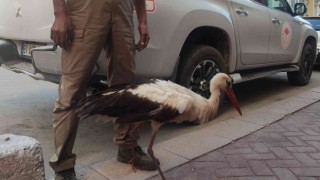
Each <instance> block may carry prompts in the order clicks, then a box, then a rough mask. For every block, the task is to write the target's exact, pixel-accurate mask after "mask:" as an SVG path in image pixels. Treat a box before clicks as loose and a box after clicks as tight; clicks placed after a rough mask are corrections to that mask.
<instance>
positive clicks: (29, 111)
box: [0, 68, 320, 178]
mask: <svg viewBox="0 0 320 180" xmlns="http://www.w3.org/2000/svg"><path fill="white" fill-rule="evenodd" d="M0 85H1V88H0V134H8V133H10V134H16V135H26V136H31V137H34V138H36V139H37V140H38V141H40V143H41V144H42V148H43V156H44V160H45V168H46V177H47V178H51V177H52V176H53V171H52V170H51V169H50V167H49V166H48V160H49V159H50V157H51V155H52V154H53V152H54V147H53V141H52V114H51V112H52V109H53V104H54V101H55V99H56V98H57V88H58V85H57V84H52V83H49V82H44V81H36V80H34V79H32V78H30V77H28V76H26V75H22V74H17V73H13V72H10V71H8V70H6V69H3V68H0ZM317 86H320V69H319V68H318V69H315V70H314V73H313V76H312V79H311V82H310V84H309V85H308V86H304V87H295V86H291V85H290V84H289V83H288V81H287V78H286V74H285V73H280V74H277V75H274V76H270V77H267V78H262V79H259V80H254V81H250V82H245V83H242V84H238V85H235V86H234V90H235V93H236V95H237V96H238V99H239V102H240V106H241V108H242V111H243V113H248V112H250V111H254V110H255V109H257V108H259V107H262V106H265V105H268V104H270V103H271V102H275V101H278V100H282V99H285V98H287V97H290V96H295V95H296V94H299V93H300V92H302V91H304V90H308V89H311V88H313V87H317ZM235 115H237V112H236V111H235V110H233V109H232V108H230V107H229V105H228V103H224V105H223V107H222V108H221V110H220V113H219V115H218V117H217V118H216V119H215V120H214V121H222V120H224V119H227V118H229V117H232V116H235ZM199 128H201V126H193V125H186V124H181V125H166V126H164V127H163V128H161V129H160V132H159V133H158V137H157V139H156V142H161V141H163V140H167V139H170V138H172V137H175V136H177V135H180V134H183V133H186V132H190V131H196V130H197V129H199ZM149 137H150V127H149V125H148V124H147V125H145V127H144V128H143V129H142V130H141V140H140V145H141V146H142V147H145V146H146V145H147V142H148V140H149ZM112 138H113V128H112V123H110V122H107V123H105V122H102V121H97V120H95V119H93V118H89V119H86V120H84V121H82V122H81V123H80V125H79V130H78V135H77V140H76V144H75V147H74V152H75V153H76V154H77V156H78V160H77V166H76V167H82V166H86V165H89V164H92V163H95V162H99V161H103V160H107V159H111V158H113V157H115V156H116V150H117V147H116V146H115V145H114V144H113V142H112V141H113V139H112Z"/></svg>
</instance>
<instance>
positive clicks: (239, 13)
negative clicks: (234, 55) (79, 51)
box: [231, 0, 270, 65]
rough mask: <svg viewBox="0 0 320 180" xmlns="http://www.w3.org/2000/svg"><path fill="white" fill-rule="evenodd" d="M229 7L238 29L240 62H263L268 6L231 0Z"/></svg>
mask: <svg viewBox="0 0 320 180" xmlns="http://www.w3.org/2000/svg"><path fill="white" fill-rule="evenodd" d="M231 7H232V10H233V14H234V17H235V21H236V25H237V29H238V40H239V41H240V58H241V63H242V64H244V65H255V64H262V63H264V62H265V61H266V59H267V56H268V47H269V33H270V32H269V31H270V21H269V19H270V18H269V13H268V8H267V7H266V6H264V5H262V4H261V3H259V2H256V1H251V0H232V2H231Z"/></svg>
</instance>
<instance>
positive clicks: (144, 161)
mask: <svg viewBox="0 0 320 180" xmlns="http://www.w3.org/2000/svg"><path fill="white" fill-rule="evenodd" d="M132 153H135V157H136V160H135V162H134V166H135V167H136V168H137V169H140V170H146V171H153V170H156V169H157V166H156V164H155V163H154V162H153V160H152V158H151V157H150V156H149V155H148V154H146V153H145V152H144V151H143V150H142V148H141V147H140V146H136V147H135V148H134V151H132V149H124V148H118V156H117V160H118V161H119V162H122V163H126V164H129V161H131V160H132ZM156 161H157V163H158V165H160V162H159V160H158V159H156Z"/></svg>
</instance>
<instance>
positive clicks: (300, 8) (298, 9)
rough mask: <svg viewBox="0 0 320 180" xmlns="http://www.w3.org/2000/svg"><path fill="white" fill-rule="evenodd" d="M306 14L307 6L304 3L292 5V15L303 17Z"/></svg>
mask: <svg viewBox="0 0 320 180" xmlns="http://www.w3.org/2000/svg"><path fill="white" fill-rule="evenodd" d="M306 12H307V6H306V5H305V4H304V3H296V4H295V5H294V15H303V14H305V13H306Z"/></svg>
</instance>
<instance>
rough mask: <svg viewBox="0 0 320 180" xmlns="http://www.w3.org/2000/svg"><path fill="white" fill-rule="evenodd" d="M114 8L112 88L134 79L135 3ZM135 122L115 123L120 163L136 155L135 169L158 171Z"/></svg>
mask: <svg viewBox="0 0 320 180" xmlns="http://www.w3.org/2000/svg"><path fill="white" fill-rule="evenodd" d="M113 2H114V3H113V7H112V18H111V22H112V26H111V32H110V34H109V37H108V40H107V43H106V46H105V49H106V54H107V57H108V76H107V77H108V85H109V87H111V88H112V87H114V86H117V87H119V86H121V85H127V84H130V83H131V82H132V81H133V79H134V72H133V71H134V54H135V40H134V26H133V10H134V1H133V0H126V1H121V0H114V1H113ZM135 126H136V124H135V123H132V124H120V123H118V122H117V121H114V130H115V138H114V143H115V144H116V145H118V147H119V150H118V156H117V160H118V161H120V162H123V163H129V162H130V160H132V158H133V154H134V155H135V159H136V161H135V162H134V163H135V166H136V167H137V168H139V169H143V170H155V169H156V166H155V164H154V163H153V161H152V159H151V158H150V157H149V156H148V155H147V154H145V153H144V152H143V151H142V149H141V148H140V147H139V146H137V140H138V139H139V132H138V129H134V127H135Z"/></svg>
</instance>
